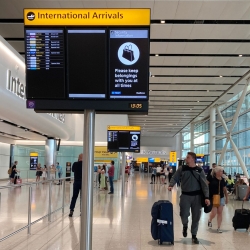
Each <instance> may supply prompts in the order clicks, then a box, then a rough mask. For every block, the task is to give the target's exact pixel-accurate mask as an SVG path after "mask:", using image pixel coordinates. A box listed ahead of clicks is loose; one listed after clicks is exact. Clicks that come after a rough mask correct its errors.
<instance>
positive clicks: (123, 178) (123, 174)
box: [121, 152, 126, 196]
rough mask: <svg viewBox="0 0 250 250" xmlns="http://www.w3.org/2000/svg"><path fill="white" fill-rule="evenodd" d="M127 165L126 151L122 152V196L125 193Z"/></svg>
mask: <svg viewBox="0 0 250 250" xmlns="http://www.w3.org/2000/svg"><path fill="white" fill-rule="evenodd" d="M125 166H126V153H125V152H122V166H121V171H122V189H121V196H124V193H125Z"/></svg>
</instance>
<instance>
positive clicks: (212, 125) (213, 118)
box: [209, 107, 216, 166]
mask: <svg viewBox="0 0 250 250" xmlns="http://www.w3.org/2000/svg"><path fill="white" fill-rule="evenodd" d="M215 125H216V116H215V107H211V108H210V137H209V155H210V166H212V164H213V163H214V162H215V161H216V159H215V133H216V130H215Z"/></svg>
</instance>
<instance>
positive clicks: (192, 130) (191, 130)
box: [190, 123, 194, 152]
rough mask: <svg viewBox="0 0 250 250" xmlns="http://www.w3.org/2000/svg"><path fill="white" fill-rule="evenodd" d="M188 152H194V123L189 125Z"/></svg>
mask: <svg viewBox="0 0 250 250" xmlns="http://www.w3.org/2000/svg"><path fill="white" fill-rule="evenodd" d="M190 151H191V152H194V123H191V124H190Z"/></svg>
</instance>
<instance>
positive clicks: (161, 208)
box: [151, 200, 174, 245]
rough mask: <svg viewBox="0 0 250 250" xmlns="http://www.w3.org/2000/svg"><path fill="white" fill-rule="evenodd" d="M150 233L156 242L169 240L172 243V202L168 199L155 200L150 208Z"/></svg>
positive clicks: (160, 242)
mask: <svg viewBox="0 0 250 250" xmlns="http://www.w3.org/2000/svg"><path fill="white" fill-rule="evenodd" d="M151 215H152V222H151V234H152V237H153V239H154V240H158V244H159V245H161V244H162V243H163V242H169V243H171V244H173V245H174V218H173V204H172V203H171V202H170V201H165V200H160V201H158V202H155V203H154V205H153V207H152V210H151Z"/></svg>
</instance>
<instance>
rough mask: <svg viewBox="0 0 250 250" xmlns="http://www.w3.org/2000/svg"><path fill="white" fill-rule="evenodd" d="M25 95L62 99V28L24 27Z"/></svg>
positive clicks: (63, 87) (63, 93) (63, 84)
mask: <svg viewBox="0 0 250 250" xmlns="http://www.w3.org/2000/svg"><path fill="white" fill-rule="evenodd" d="M25 51H26V86H27V87H26V96H27V98H28V99H36V98H39V99H40V98H44V99H60V98H65V65H64V58H65V56H64V29H43V28H36V29H25Z"/></svg>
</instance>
